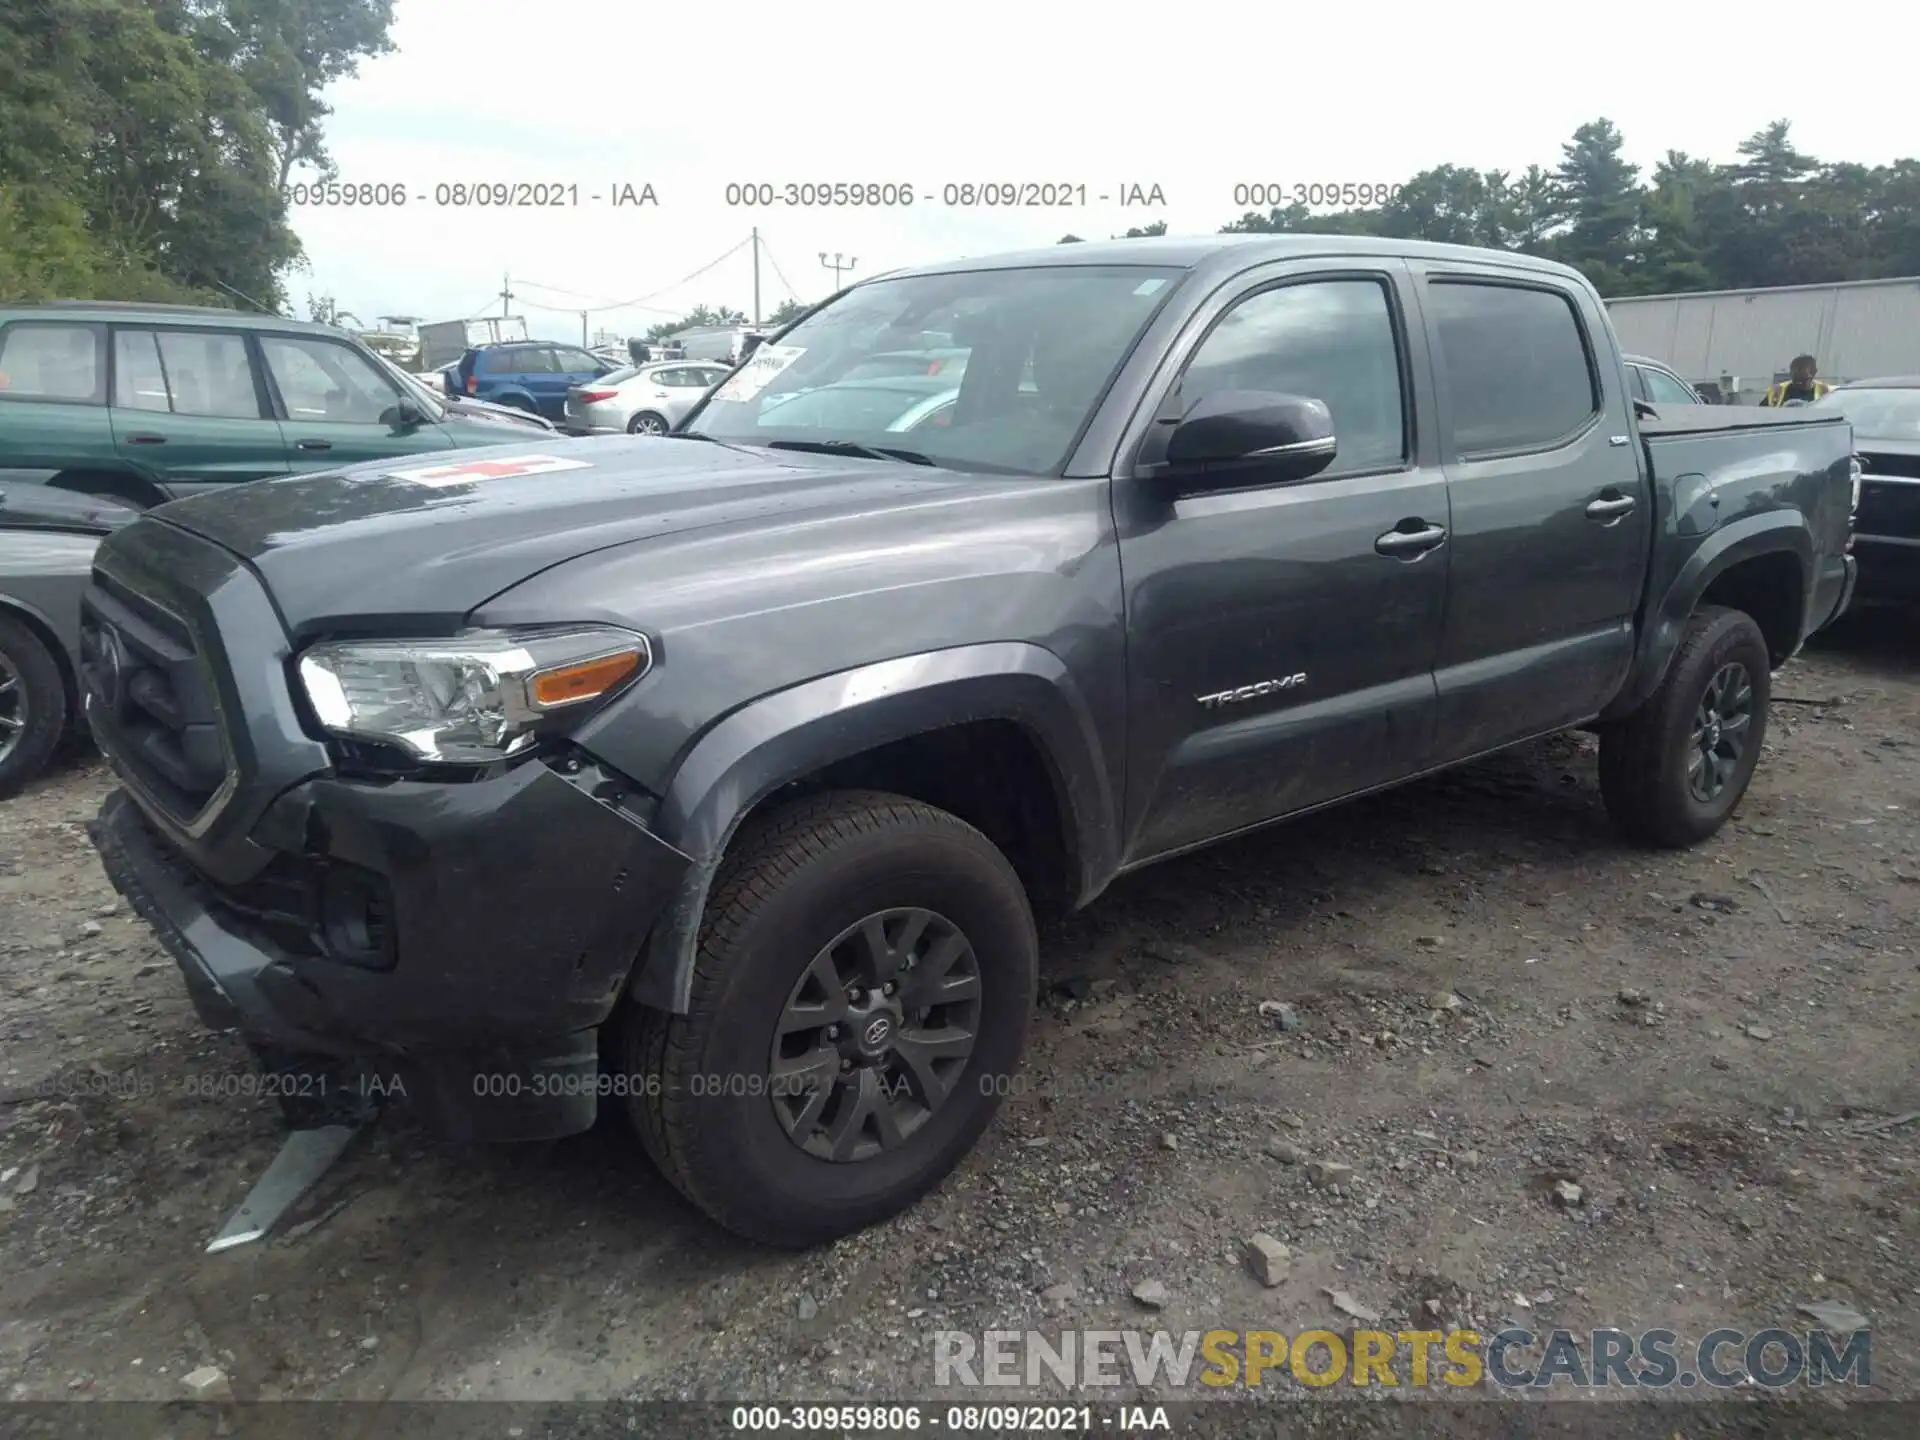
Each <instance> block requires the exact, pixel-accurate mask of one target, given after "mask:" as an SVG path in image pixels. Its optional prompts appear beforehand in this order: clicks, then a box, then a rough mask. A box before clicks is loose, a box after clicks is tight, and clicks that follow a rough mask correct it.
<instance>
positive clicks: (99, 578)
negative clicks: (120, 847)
mask: <svg viewBox="0 0 1920 1440" xmlns="http://www.w3.org/2000/svg"><path fill="white" fill-rule="evenodd" d="M93 578H94V583H93V586H92V587H91V588H90V589H89V590H88V591H87V595H86V598H85V600H84V601H83V602H82V604H81V615H80V672H81V681H82V683H83V684H84V685H85V686H86V688H87V691H88V697H89V701H90V703H89V707H88V709H89V718H90V720H91V723H92V724H93V725H94V727H95V728H96V729H98V730H100V731H102V732H104V733H103V735H102V737H101V738H102V740H103V742H104V743H105V744H106V745H107V747H108V748H109V749H110V750H112V752H113V753H114V755H115V756H116V757H118V758H119V759H120V760H121V761H122V762H123V763H125V764H126V765H127V766H128V767H130V768H131V769H132V770H133V771H134V773H135V776H136V778H138V779H139V780H140V782H141V783H142V784H143V785H144V786H145V787H146V788H147V789H148V790H149V791H150V792H151V793H152V795H153V798H154V799H155V800H157V801H158V802H159V803H160V804H161V805H163V806H164V807H165V808H166V809H167V810H168V811H170V812H171V813H173V814H174V815H176V816H178V817H179V818H181V819H183V820H188V819H191V818H193V817H194V816H195V815H197V814H198V813H199V812H200V811H201V810H203V809H204V808H205V807H206V805H207V803H208V801H210V800H212V799H213V797H214V795H215V794H216V793H217V792H218V790H219V789H220V785H221V782H222V781H223V780H225V779H226V775H227V763H228V762H227V748H226V744H225V741H224V740H223V738H222V736H221V733H220V713H219V710H218V708H217V706H216V705H215V703H214V695H213V688H212V685H211V683H210V682H209V678H208V675H207V672H206V667H205V664H204V662H203V660H202V658H201V656H200V655H199V654H198V652H197V650H196V647H195V645H194V641H193V635H192V633H191V632H190V631H189V630H188V629H187V628H186V626H185V625H183V624H182V623H181V622H180V620H179V619H178V618H176V617H175V616H173V615H171V614H169V613H168V612H167V611H165V610H163V609H161V608H160V607H159V606H157V605H154V604H152V603H150V602H148V601H146V600H144V599H142V598H141V597H140V596H138V595H135V594H133V593H132V592H131V591H129V590H127V589H126V588H125V587H124V586H121V585H119V584H117V583H116V582H115V581H114V580H113V579H112V577H111V576H108V575H105V574H103V573H101V572H100V571H97V570H96V571H95V572H94V577H93Z"/></svg>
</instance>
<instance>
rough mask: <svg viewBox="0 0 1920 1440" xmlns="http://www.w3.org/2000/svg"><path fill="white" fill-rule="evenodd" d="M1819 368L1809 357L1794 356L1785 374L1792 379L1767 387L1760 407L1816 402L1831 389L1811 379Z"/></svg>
mask: <svg viewBox="0 0 1920 1440" xmlns="http://www.w3.org/2000/svg"><path fill="white" fill-rule="evenodd" d="M1819 368H1820V367H1819V366H1817V365H1815V364H1814V363H1813V356H1811V355H1796V356H1794V357H1793V364H1791V365H1789V366H1788V367H1787V373H1788V374H1790V375H1791V376H1792V377H1793V378H1792V379H1791V380H1782V381H1780V382H1779V383H1778V384H1775V385H1769V386H1768V387H1767V394H1766V398H1765V399H1764V400H1762V401H1761V402H1760V403H1761V404H1762V405H1784V404H1786V403H1787V402H1788V401H1789V400H1805V401H1813V400H1818V399H1819V398H1820V397H1821V396H1822V395H1824V394H1826V393H1827V392H1828V391H1829V390H1831V389H1833V387H1832V386H1831V385H1829V384H1827V382H1826V381H1824V380H1816V379H1814V378H1813V377H1814V376H1815V374H1817V373H1818V372H1819Z"/></svg>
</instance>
